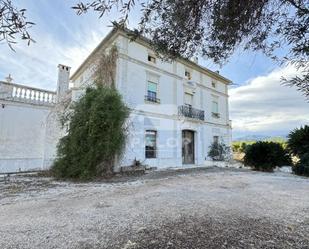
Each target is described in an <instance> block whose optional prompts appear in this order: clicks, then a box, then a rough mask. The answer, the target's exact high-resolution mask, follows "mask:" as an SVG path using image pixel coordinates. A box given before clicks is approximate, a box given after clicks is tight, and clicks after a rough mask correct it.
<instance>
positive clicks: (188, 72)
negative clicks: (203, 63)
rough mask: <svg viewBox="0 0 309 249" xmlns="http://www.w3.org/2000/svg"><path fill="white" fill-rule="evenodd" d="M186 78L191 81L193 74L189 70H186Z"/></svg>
mask: <svg viewBox="0 0 309 249" xmlns="http://www.w3.org/2000/svg"><path fill="white" fill-rule="evenodd" d="M185 77H186V78H187V79H188V80H191V72H190V71H189V70H186V71H185Z"/></svg>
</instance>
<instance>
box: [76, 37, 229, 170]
mask: <svg viewBox="0 0 309 249" xmlns="http://www.w3.org/2000/svg"><path fill="white" fill-rule="evenodd" d="M113 43H114V44H116V45H117V46H118V52H119V58H118V61H117V73H116V87H117V89H118V90H119V92H120V93H121V94H122V96H123V99H124V101H125V102H126V103H127V105H128V106H129V107H130V108H131V109H132V114H131V116H130V119H129V123H130V135H129V138H128V142H127V146H126V150H125V153H124V155H123V157H122V158H121V160H120V165H118V166H128V165H131V164H132V162H133V160H134V159H137V160H140V161H141V162H143V163H145V164H147V165H150V166H155V167H158V168H160V167H171V166H182V144H181V142H182V130H184V129H190V130H193V131H195V164H197V165H205V162H206V161H207V160H209V158H207V153H208V150H209V146H210V145H211V143H212V142H213V136H219V137H220V138H222V139H223V141H224V142H225V143H226V144H227V145H230V143H231V130H230V127H229V113H228V92H227V86H226V84H225V83H223V82H220V80H218V79H215V78H214V77H212V76H211V75H210V74H208V73H206V72H201V70H200V69H196V68H195V67H194V66H192V65H187V64H184V63H182V62H180V61H174V62H165V61H161V60H160V59H157V60H156V63H152V62H148V54H152V55H153V54H154V53H153V52H152V51H151V50H150V49H149V48H147V47H145V46H143V45H141V44H139V43H136V42H129V40H128V38H126V37H124V36H122V35H120V36H118V37H117V38H116V39H115V41H113ZM88 67H89V66H88ZM185 70H189V71H190V72H191V75H192V81H193V82H194V84H195V89H194V92H195V93H194V101H193V102H194V104H193V107H194V108H196V109H200V110H203V111H205V121H204V122H203V121H196V120H188V119H185V118H182V117H179V116H178V107H179V106H180V105H184V92H185V89H187V88H188V84H187V83H188V80H186V79H185ZM90 72H91V70H90V69H89V68H86V69H84V72H81V73H80V75H79V76H78V77H77V78H76V80H75V81H74V86H75V87H80V86H82V85H84V84H89V83H91V82H90V81H89V79H91V73H90ZM148 74H154V75H156V76H157V77H158V78H159V85H158V96H157V97H158V98H159V99H160V104H157V103H149V102H147V101H145V95H146V92H147V91H146V89H147V75H148ZM213 81H214V82H215V83H216V87H215V88H214V87H213V86H212V82H213ZM213 98H215V99H216V100H217V101H218V104H219V113H220V118H214V117H212V115H211V113H212V100H213ZM146 130H156V131H157V135H158V137H157V143H158V156H157V158H156V159H145V131H146ZM171 139H174V141H176V145H175V146H169V145H168V144H169V141H170V140H171ZM118 169H119V168H118Z"/></svg>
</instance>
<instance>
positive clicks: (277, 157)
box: [244, 141, 291, 171]
mask: <svg viewBox="0 0 309 249" xmlns="http://www.w3.org/2000/svg"><path fill="white" fill-rule="evenodd" d="M244 163H245V165H248V166H250V167H252V168H253V169H255V170H260V171H273V169H274V168H275V167H276V166H279V167H280V166H284V165H290V164H291V158H290V156H289V154H288V152H287V151H286V150H285V149H284V148H283V146H282V145H281V144H279V143H274V142H265V141H259V142H256V143H254V144H251V145H248V146H247V148H246V151H245V157H244Z"/></svg>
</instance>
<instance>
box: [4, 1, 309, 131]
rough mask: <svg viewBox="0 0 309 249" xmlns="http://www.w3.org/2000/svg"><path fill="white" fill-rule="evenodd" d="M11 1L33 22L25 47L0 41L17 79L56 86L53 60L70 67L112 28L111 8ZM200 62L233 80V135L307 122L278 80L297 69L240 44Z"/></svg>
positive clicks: (7, 67) (301, 104)
mask: <svg viewBox="0 0 309 249" xmlns="http://www.w3.org/2000/svg"><path fill="white" fill-rule="evenodd" d="M14 2H16V4H17V5H18V6H19V7H20V8H27V10H28V11H27V12H28V13H27V16H28V19H29V20H31V21H33V22H35V23H36V25H35V26H33V27H32V28H31V30H30V31H31V34H32V36H33V38H34V39H35V40H36V43H35V44H32V45H31V46H30V47H28V46H27V45H26V44H25V43H24V42H22V41H20V42H19V43H18V44H17V45H16V46H15V49H16V52H13V51H11V50H10V49H9V48H8V47H7V45H6V44H0V80H2V79H4V78H5V77H6V76H7V75H8V74H9V73H10V74H12V77H13V79H14V82H16V83H21V84H25V85H31V86H37V87H42V88H47V89H51V90H54V89H55V87H56V82H57V65H58V64H59V63H62V64H66V65H69V66H72V71H74V70H75V69H76V68H77V66H78V65H79V64H80V63H81V62H82V61H83V60H84V59H85V58H86V56H87V55H88V54H89V53H90V52H91V51H92V50H93V49H94V48H95V46H96V45H97V44H98V43H99V42H100V41H101V40H102V39H103V37H104V36H105V35H106V34H107V32H108V31H109V30H110V27H108V26H110V21H112V20H114V19H117V16H116V14H115V13H112V14H110V15H109V16H107V17H104V18H102V19H98V15H97V14H96V13H92V12H89V13H88V14H87V15H82V16H77V15H76V14H75V13H74V11H73V10H72V9H71V6H73V5H74V4H75V3H76V2H77V1H75V0H66V1H63V0H53V1H48V0H41V1H35V0H19V1H14ZM138 19H139V12H138V10H137V11H135V12H133V13H132V15H131V19H130V20H129V21H130V23H129V26H130V27H134V24H136V23H137V22H138ZM200 63H201V64H202V65H203V66H206V67H208V68H210V69H212V70H219V71H220V73H221V74H222V75H224V76H226V77H228V78H229V79H231V80H232V81H233V82H234V85H233V86H232V87H231V89H230V96H231V98H230V106H231V108H230V109H231V119H232V120H233V123H234V136H236V137H238V136H244V135H247V134H261V135H284V134H286V133H287V132H288V131H289V130H290V129H292V128H294V127H297V126H300V125H302V124H305V123H307V124H308V123H309V121H308V120H309V111H307V110H309V108H308V107H309V105H308V103H306V102H305V99H304V98H303V97H302V96H301V95H300V94H299V93H298V92H296V91H295V90H294V89H290V88H286V87H283V86H281V85H280V78H281V76H286V75H295V74H296V73H297V72H296V71H295V70H294V69H293V68H289V67H281V68H280V66H279V65H278V64H276V63H274V62H273V61H272V60H271V59H269V58H267V57H266V56H264V55H262V54H261V53H252V52H243V51H241V50H238V51H236V52H235V54H234V55H233V56H232V58H230V61H229V62H228V63H227V64H226V65H224V66H223V67H222V68H219V67H218V66H216V65H214V64H213V63H211V62H209V61H200ZM265 91H267V92H265ZM265 120H269V122H266V121H265ZM252 121H253V122H252Z"/></svg>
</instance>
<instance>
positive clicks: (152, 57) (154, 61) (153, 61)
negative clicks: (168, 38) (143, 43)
mask: <svg viewBox="0 0 309 249" xmlns="http://www.w3.org/2000/svg"><path fill="white" fill-rule="evenodd" d="M148 61H149V62H152V63H156V57H154V56H152V55H148Z"/></svg>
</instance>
